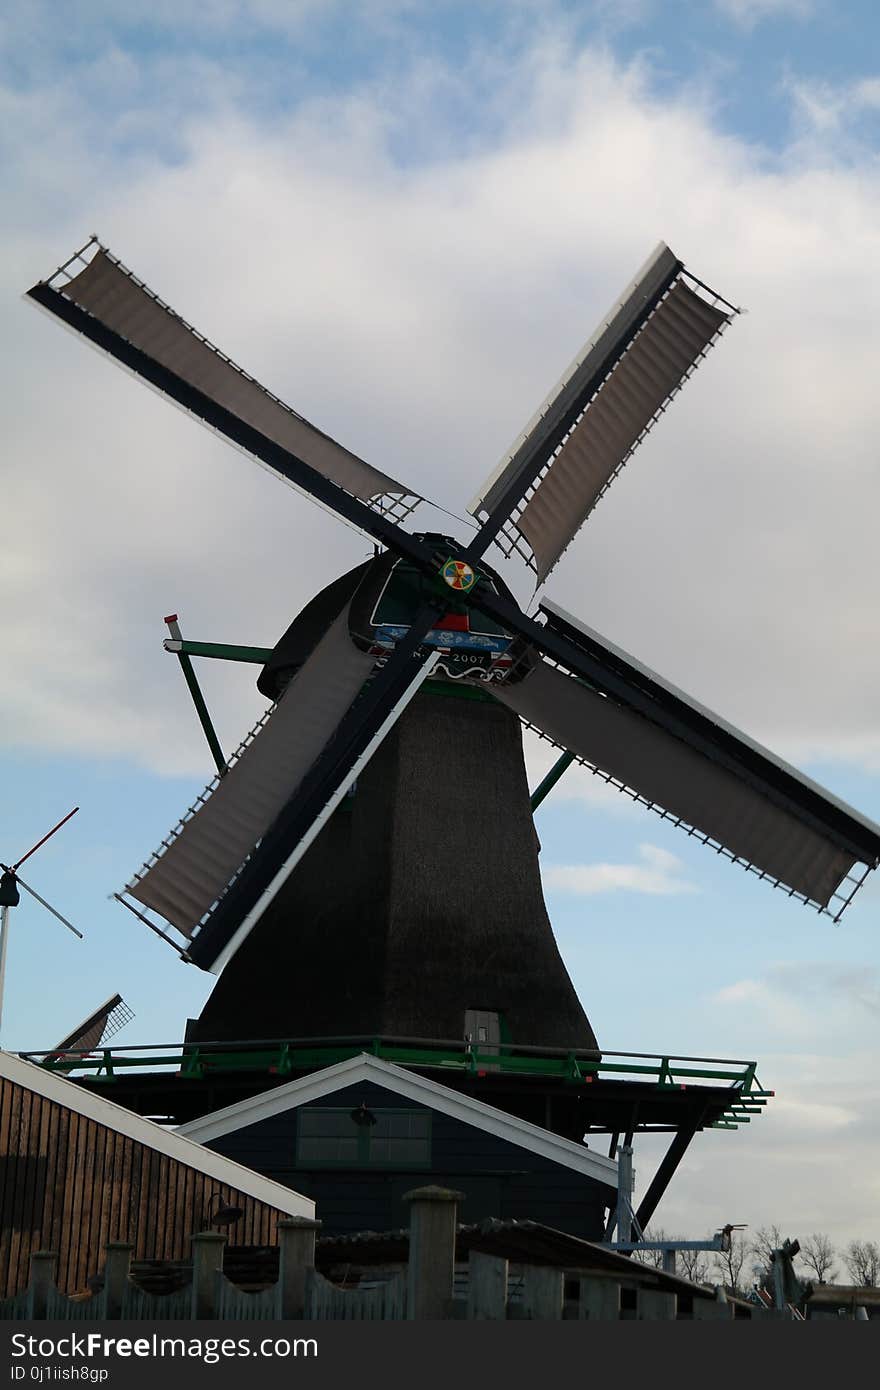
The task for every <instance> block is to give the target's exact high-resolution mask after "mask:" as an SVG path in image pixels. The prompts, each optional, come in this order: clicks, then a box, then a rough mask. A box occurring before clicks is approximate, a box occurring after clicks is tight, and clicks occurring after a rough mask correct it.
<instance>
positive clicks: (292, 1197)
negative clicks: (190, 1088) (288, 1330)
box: [0, 1051, 315, 1218]
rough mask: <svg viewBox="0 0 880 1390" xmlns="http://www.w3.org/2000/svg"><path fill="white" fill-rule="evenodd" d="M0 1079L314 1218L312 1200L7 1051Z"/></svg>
mask: <svg viewBox="0 0 880 1390" xmlns="http://www.w3.org/2000/svg"><path fill="white" fill-rule="evenodd" d="M0 1077H5V1078H6V1080H7V1081H11V1082H13V1083H14V1084H15V1085H16V1086H22V1087H24V1089H25V1090H27V1091H32V1092H33V1093H34V1094H35V1095H38V1096H42V1097H43V1098H44V1099H45V1100H49V1101H53V1102H54V1103H55V1104H56V1105H61V1106H63V1107H64V1109H65V1110H72V1111H74V1112H75V1114H77V1115H83V1116H85V1118H86V1119H89V1120H94V1121H95V1123H96V1124H99V1125H104V1126H105V1128H107V1129H112V1130H113V1131H114V1132H115V1133H116V1134H124V1135H125V1136H126V1138H128V1139H133V1140H134V1141H135V1143H137V1144H143V1145H144V1146H145V1147H146V1148H148V1149H153V1150H155V1152H156V1153H160V1154H165V1156H166V1157H167V1158H171V1159H174V1160H175V1162H177V1163H184V1164H186V1166H187V1167H188V1168H195V1169H196V1170H197V1171H198V1172H200V1173H204V1174H206V1176H208V1177H210V1178H213V1179H215V1180H216V1181H217V1182H222V1183H225V1184H226V1185H227V1186H229V1187H234V1188H236V1189H237V1191H239V1192H243V1193H244V1194H245V1195H246V1196H248V1197H253V1198H254V1199H255V1200H256V1201H258V1202H265V1203H266V1205H267V1206H270V1207H275V1208H277V1210H278V1211H283V1212H284V1213H285V1214H286V1215H287V1216H307V1217H310V1218H314V1215H315V1204H314V1202H313V1201H312V1199H311V1197H303V1195H302V1194H301V1193H299V1192H294V1191H293V1189H292V1188H290V1187H283V1186H282V1184H281V1183H278V1182H272V1180H271V1179H270V1178H264V1177H262V1176H261V1175H260V1174H259V1173H254V1172H253V1171H252V1170H251V1169H250V1168H245V1167H243V1166H242V1165H241V1164H240V1163H233V1161H232V1160H231V1159H229V1158H223V1157H222V1155H221V1154H216V1153H212V1151H211V1150H210V1149H206V1148H204V1147H203V1146H202V1145H201V1144H199V1143H196V1142H194V1141H193V1140H192V1139H187V1138H185V1137H184V1135H183V1134H182V1133H180V1131H178V1130H170V1129H163V1128H162V1126H161V1125H157V1124H156V1123H155V1121H153V1120H146V1119H144V1117H143V1115H136V1114H135V1113H134V1111H132V1110H126V1109H125V1107H124V1106H122V1105H116V1104H114V1102H113V1101H111V1100H105V1099H104V1097H103V1096H96V1095H94V1094H93V1093H92V1092H89V1091H86V1090H84V1089H83V1088H82V1087H81V1086H77V1085H76V1084H75V1083H74V1082H73V1081H68V1080H66V1079H65V1078H64V1077H63V1076H58V1075H57V1074H56V1073H55V1072H51V1071H47V1070H46V1069H45V1067H38V1066H37V1065H36V1063H34V1062H25V1061H24V1060H23V1059H22V1058H21V1057H16V1056H15V1055H14V1054H13V1053H11V1052H2V1051H0Z"/></svg>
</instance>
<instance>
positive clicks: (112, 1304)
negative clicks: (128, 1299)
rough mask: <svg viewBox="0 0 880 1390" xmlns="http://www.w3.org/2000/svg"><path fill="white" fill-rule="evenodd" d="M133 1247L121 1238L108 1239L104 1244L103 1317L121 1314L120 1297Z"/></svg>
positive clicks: (129, 1265) (123, 1291)
mask: <svg viewBox="0 0 880 1390" xmlns="http://www.w3.org/2000/svg"><path fill="white" fill-rule="evenodd" d="M133 1249H134V1246H133V1245H127V1244H126V1243H125V1241H121V1240H111V1241H108V1243H107V1244H106V1245H105V1246H104V1250H105V1252H106V1258H105V1261H104V1316H105V1318H119V1317H121V1316H122V1299H123V1295H124V1294H125V1286H126V1284H127V1283H128V1275H129V1270H130V1269H131V1252H132V1250H133Z"/></svg>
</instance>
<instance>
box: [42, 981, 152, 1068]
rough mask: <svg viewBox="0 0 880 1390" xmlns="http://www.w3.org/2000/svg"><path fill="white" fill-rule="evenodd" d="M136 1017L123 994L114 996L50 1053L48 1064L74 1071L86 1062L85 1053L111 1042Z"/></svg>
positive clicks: (47, 1057) (47, 1059)
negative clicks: (73, 1069) (51, 1063)
mask: <svg viewBox="0 0 880 1390" xmlns="http://www.w3.org/2000/svg"><path fill="white" fill-rule="evenodd" d="M133 1018H134V1013H133V1012H132V1010H131V1009H130V1008H129V1007H128V1005H127V1004H126V1002H125V1000H124V999H123V997H122V995H121V994H113V995H111V997H110V998H109V999H107V1000H106V1001H105V1002H104V1003H103V1004H102V1005H101V1006H100V1008H97V1009H95V1011H94V1013H91V1014H89V1016H88V1018H85V1019H83V1021H82V1023H80V1024H79V1025H78V1026H77V1027H76V1028H74V1030H73V1032H72V1033H68V1035H67V1037H66V1038H62V1040H61V1042H60V1043H59V1044H58V1046H57V1047H56V1049H55V1051H54V1052H52V1053H49V1054H47V1056H46V1058H45V1061H47V1062H53V1063H55V1064H56V1067H55V1070H60V1071H69V1070H72V1068H74V1067H76V1066H78V1065H79V1063H80V1062H81V1061H82V1054H83V1053H84V1052H91V1051H93V1049H94V1048H96V1047H99V1046H100V1045H101V1043H104V1042H107V1040H108V1039H109V1038H112V1037H113V1036H114V1034H116V1033H118V1032H119V1030H120V1029H121V1028H124V1027H125V1025H126V1024H127V1023H131V1020H132V1019H133ZM57 1064H64V1065H60V1066H59V1065H57Z"/></svg>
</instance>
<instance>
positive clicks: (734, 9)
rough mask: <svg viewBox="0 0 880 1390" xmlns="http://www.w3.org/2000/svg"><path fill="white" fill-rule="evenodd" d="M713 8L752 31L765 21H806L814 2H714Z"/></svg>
mask: <svg viewBox="0 0 880 1390" xmlns="http://www.w3.org/2000/svg"><path fill="white" fill-rule="evenodd" d="M715 7H716V9H718V10H720V12H721V13H722V14H724V15H726V16H727V17H728V19H732V20H733V21H734V22H735V23H736V24H738V25H740V26H741V27H742V28H743V29H754V27H755V26H756V25H757V24H760V23H762V22H763V21H764V20H767V19H808V18H809V17H810V16H811V15H813V14H815V12H816V0H715Z"/></svg>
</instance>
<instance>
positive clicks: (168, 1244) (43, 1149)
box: [0, 1078, 284, 1298]
mask: <svg viewBox="0 0 880 1390" xmlns="http://www.w3.org/2000/svg"><path fill="white" fill-rule="evenodd" d="M217 1192H219V1193H221V1194H222V1199H223V1204H224V1205H229V1206H236V1207H241V1208H243V1210H244V1216H243V1217H242V1218H241V1219H240V1220H239V1221H237V1222H236V1223H235V1225H234V1226H231V1227H229V1228H228V1234H229V1237H230V1239H231V1240H232V1241H233V1243H234V1244H236V1245H273V1244H275V1243H276V1241H277V1234H276V1223H277V1221H278V1218H279V1216H283V1215H284V1213H283V1212H279V1211H278V1210H277V1209H276V1208H275V1207H271V1206H268V1205H266V1204H265V1203H263V1202H260V1201H257V1200H256V1199H255V1198H253V1197H250V1196H247V1195H246V1194H245V1193H243V1192H240V1191H239V1190H238V1189H237V1188H234V1187H229V1186H227V1185H225V1184H222V1183H219V1182H217V1181H216V1179H214V1178H211V1177H208V1176H206V1175H205V1174H204V1173H200V1172H199V1171H198V1170H197V1169H196V1168H192V1167H190V1166H188V1165H186V1164H183V1163H179V1162H177V1161H176V1160H174V1159H171V1158H168V1157H166V1156H165V1155H164V1154H159V1153H156V1151H155V1150H153V1149H150V1148H148V1147H147V1146H146V1145H144V1144H141V1143H139V1142H137V1141H136V1140H133V1139H129V1138H127V1137H126V1136H124V1135H121V1134H117V1133H116V1132H115V1131H113V1130H111V1129H108V1128H107V1127H106V1126H104V1125H102V1124H98V1123H97V1122H96V1121H94V1120H91V1119H87V1118H86V1117H85V1116H82V1115H78V1114H76V1113H75V1112H73V1111H71V1110H67V1109H65V1108H64V1107H63V1106H61V1105H58V1104H56V1103H55V1102H53V1101H49V1100H45V1099H44V1098H43V1097H42V1096H39V1095H36V1094H34V1092H32V1091H29V1090H27V1089H26V1088H25V1087H22V1086H19V1085H17V1084H15V1083H14V1082H11V1081H8V1080H6V1079H4V1078H0V1298H4V1297H9V1296H11V1295H12V1294H15V1293H17V1292H18V1291H19V1290H20V1289H23V1288H24V1287H25V1286H26V1284H27V1280H28V1268H29V1261H30V1256H31V1252H32V1251H33V1250H54V1251H55V1252H56V1253H57V1255H58V1287H59V1288H60V1289H61V1290H62V1291H64V1292H66V1293H75V1292H78V1291H80V1290H84V1289H86V1287H87V1281H88V1279H89V1276H90V1275H93V1274H96V1273H97V1272H98V1270H99V1269H101V1267H102V1266H103V1263H104V1245H105V1243H106V1242H107V1241H110V1240H125V1241H131V1242H132V1244H133V1245H134V1250H133V1252H132V1256H133V1258H134V1259H138V1260H141V1259H165V1260H172V1259H173V1260H180V1259H185V1258H187V1257H188V1256H189V1254H190V1245H189V1237H190V1236H191V1235H192V1233H193V1231H195V1230H199V1229H201V1227H202V1226H203V1224H204V1220H203V1218H204V1212H205V1209H206V1206H207V1203H208V1201H209V1200H210V1199H211V1197H212V1194H215V1193H217ZM214 1201H215V1206H219V1205H220V1199H219V1198H216V1197H215V1199H214Z"/></svg>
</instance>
